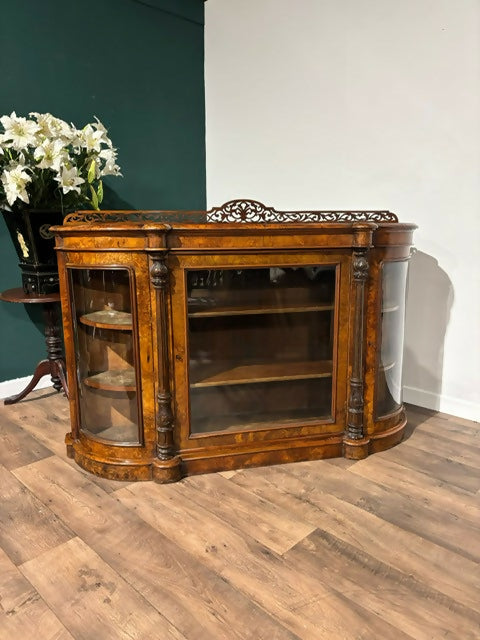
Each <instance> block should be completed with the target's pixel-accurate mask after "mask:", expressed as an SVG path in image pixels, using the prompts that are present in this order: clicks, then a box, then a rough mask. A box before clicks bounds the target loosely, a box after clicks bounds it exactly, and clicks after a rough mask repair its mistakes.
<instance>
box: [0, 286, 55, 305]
mask: <svg viewBox="0 0 480 640" xmlns="http://www.w3.org/2000/svg"><path fill="white" fill-rule="evenodd" d="M0 300H3V301H4V302H23V303H24V304H30V303H36V302H37V303H38V302H44V303H45V302H60V294H59V293H46V294H45V295H37V294H26V293H25V291H24V290H23V288H22V287H16V288H15V289H7V290H6V291H2V292H1V293H0Z"/></svg>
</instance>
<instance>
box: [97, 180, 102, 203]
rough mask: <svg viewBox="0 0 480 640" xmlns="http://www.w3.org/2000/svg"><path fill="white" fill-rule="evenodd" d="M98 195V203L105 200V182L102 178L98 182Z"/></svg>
mask: <svg viewBox="0 0 480 640" xmlns="http://www.w3.org/2000/svg"><path fill="white" fill-rule="evenodd" d="M97 196H98V203H99V204H100V203H101V202H102V200H103V183H102V181H101V180H99V182H98V189H97Z"/></svg>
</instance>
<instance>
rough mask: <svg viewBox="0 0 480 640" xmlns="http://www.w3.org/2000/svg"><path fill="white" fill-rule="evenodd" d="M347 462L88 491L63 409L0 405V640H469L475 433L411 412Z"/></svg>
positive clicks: (475, 575)
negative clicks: (68, 441)
mask: <svg viewBox="0 0 480 640" xmlns="http://www.w3.org/2000/svg"><path fill="white" fill-rule="evenodd" d="M408 415H409V427H408V434H407V437H406V438H405V440H404V441H403V442H402V443H401V444H400V445H399V446H397V447H396V448H394V449H391V450H390V451H386V452H384V453H380V454H376V455H374V456H371V457H369V458H368V459H366V460H362V461H359V462H352V461H347V460H343V459H338V460H329V461H318V462H305V463H297V464H291V465H280V466H275V467H268V468H259V469H249V470H243V471H237V472H228V473H217V474H210V475H204V476H195V477H192V478H188V479H184V480H182V481H181V482H179V483H176V484H172V485H157V484H155V483H152V482H147V483H122V482H112V481H107V480H103V479H100V478H96V477H94V476H92V475H90V474H87V473H86V472H84V471H82V470H81V469H80V468H79V467H77V466H76V465H75V464H74V463H73V462H72V461H71V460H69V459H68V458H67V457H66V455H65V447H64V444H63V438H64V434H65V433H66V431H67V430H68V407H67V401H66V400H65V398H63V397H62V396H60V395H57V394H55V393H52V392H51V391H50V390H42V391H38V392H35V393H34V394H32V395H31V396H29V398H27V399H26V400H24V401H23V402H21V403H19V404H17V405H13V406H8V407H6V406H4V405H3V404H1V405H0V487H1V489H0V495H1V502H0V640H12V639H14V638H21V639H22V640H30V639H31V640H53V639H55V640H59V639H62V640H63V639H67V638H68V639H72V638H73V639H75V640H80V639H81V640H109V639H112V640H123V639H129V640H132V639H139V640H142V639H145V640H147V639H148V640H157V639H158V640H170V639H173V640H180V639H183V640H230V639H233V640H235V639H238V640H240V639H241V640H246V639H251V640H262V639H265V640H295V639H297V640H298V639H300V638H301V639H304V640H321V639H323V638H325V639H327V640H337V639H339V640H340V639H341V640H349V639H358V640H360V639H362V640H367V639H368V640H377V639H379V640H389V639H394V640H402V639H408V638H410V639H413V640H423V639H425V640H427V639H428V640H431V639H437V638H438V639H440V638H441V639H444V638H446V639H450V640H468V639H470V638H471V639H474V640H479V639H480V527H479V525H480V504H479V498H480V472H479V469H480V431H479V425H478V424H477V423H473V422H469V421H466V420H462V419H456V418H453V417H451V416H447V415H443V414H435V413H434V412H431V411H427V410H424V409H419V408H415V407H409V411H408Z"/></svg>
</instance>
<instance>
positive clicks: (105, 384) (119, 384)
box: [83, 368, 137, 392]
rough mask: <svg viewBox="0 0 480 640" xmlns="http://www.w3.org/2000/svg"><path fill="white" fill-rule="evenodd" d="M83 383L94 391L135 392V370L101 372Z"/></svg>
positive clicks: (85, 379)
mask: <svg viewBox="0 0 480 640" xmlns="http://www.w3.org/2000/svg"><path fill="white" fill-rule="evenodd" d="M83 382H84V383H85V384H86V385H87V386H88V387H92V388H94V389H103V390H104V391H123V392H125V391H136V389H137V387H136V384H135V370H134V369H133V368H132V369H111V370H109V371H102V372H100V373H96V374H95V375H93V376H88V377H87V378H84V379H83Z"/></svg>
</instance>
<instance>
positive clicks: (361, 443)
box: [343, 438, 370, 460]
mask: <svg viewBox="0 0 480 640" xmlns="http://www.w3.org/2000/svg"><path fill="white" fill-rule="evenodd" d="M369 444H370V438H361V439H359V440H352V439H350V438H345V439H344V440H343V457H344V458H348V459H349V460H363V458H366V457H367V456H368V453H369Z"/></svg>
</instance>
